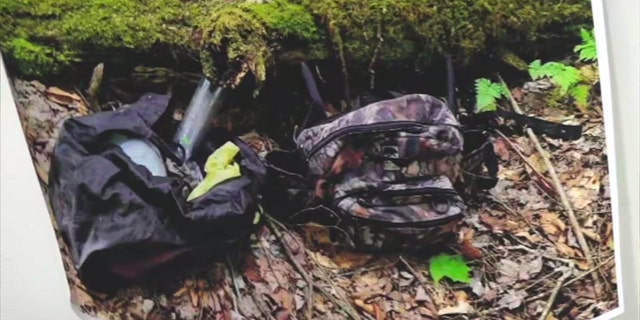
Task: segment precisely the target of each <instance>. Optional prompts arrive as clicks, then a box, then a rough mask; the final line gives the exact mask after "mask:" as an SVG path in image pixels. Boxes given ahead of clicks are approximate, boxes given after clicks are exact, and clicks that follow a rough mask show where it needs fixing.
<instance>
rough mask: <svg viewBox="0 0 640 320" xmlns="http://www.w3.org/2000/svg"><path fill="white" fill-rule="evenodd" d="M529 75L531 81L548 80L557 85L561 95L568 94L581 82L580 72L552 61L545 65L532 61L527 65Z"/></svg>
mask: <svg viewBox="0 0 640 320" xmlns="http://www.w3.org/2000/svg"><path fill="white" fill-rule="evenodd" d="M529 75H530V76H531V79H533V80H538V79H542V78H550V79H551V80H552V81H553V82H554V83H555V84H557V85H558V87H559V88H560V92H561V93H562V94H566V93H568V92H569V90H571V89H572V88H573V87H574V86H575V85H576V84H578V83H579V82H580V81H581V80H582V77H581V75H580V70H578V69H577V68H575V67H573V66H569V65H566V64H563V63H560V62H553V61H551V62H547V63H545V64H542V62H541V61H540V60H535V61H533V62H532V63H531V64H530V65H529Z"/></svg>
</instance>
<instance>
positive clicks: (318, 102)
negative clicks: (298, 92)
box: [293, 62, 327, 139]
mask: <svg viewBox="0 0 640 320" xmlns="http://www.w3.org/2000/svg"><path fill="white" fill-rule="evenodd" d="M300 67H301V71H302V78H303V79H304V84H305V86H306V87H307V92H308V93H309V96H310V97H311V101H312V102H313V104H312V106H311V107H310V108H309V110H308V111H307V115H306V116H305V118H304V121H303V122H302V125H301V126H300V127H298V128H296V130H295V132H294V133H293V136H294V139H295V138H297V137H298V135H299V134H300V132H301V131H302V130H304V129H306V128H308V127H310V126H312V125H313V124H315V123H318V122H319V121H322V120H324V119H326V118H327V115H326V113H325V111H326V110H325V106H326V104H325V102H324V100H323V99H322V96H321V95H320V91H319V90H318V84H317V83H316V80H315V77H314V76H313V73H311V70H310V69H309V66H307V64H306V63H304V62H301V63H300Z"/></svg>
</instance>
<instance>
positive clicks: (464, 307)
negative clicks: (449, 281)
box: [438, 291, 473, 316]
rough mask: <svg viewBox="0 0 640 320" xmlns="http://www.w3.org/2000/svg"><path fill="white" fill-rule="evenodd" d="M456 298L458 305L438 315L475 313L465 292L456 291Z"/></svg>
mask: <svg viewBox="0 0 640 320" xmlns="http://www.w3.org/2000/svg"><path fill="white" fill-rule="evenodd" d="M455 296H456V305H455V306H452V307H445V308H442V309H440V310H438V315H440V316H442V315H447V314H467V313H470V312H472V311H473V307H472V306H471V304H469V297H468V296H467V294H466V293H465V292H464V291H456V292H455Z"/></svg>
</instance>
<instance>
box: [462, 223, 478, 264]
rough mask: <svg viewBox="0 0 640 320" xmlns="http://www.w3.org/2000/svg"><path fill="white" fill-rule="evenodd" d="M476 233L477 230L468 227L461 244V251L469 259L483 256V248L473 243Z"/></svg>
mask: <svg viewBox="0 0 640 320" xmlns="http://www.w3.org/2000/svg"><path fill="white" fill-rule="evenodd" d="M474 234H475V231H474V230H473V229H468V231H466V232H464V235H463V237H462V242H461V244H460V251H461V253H462V255H463V256H464V257H465V258H467V259H468V260H476V259H480V258H482V250H480V249H479V248H476V247H475V246H474V245H473V236H474Z"/></svg>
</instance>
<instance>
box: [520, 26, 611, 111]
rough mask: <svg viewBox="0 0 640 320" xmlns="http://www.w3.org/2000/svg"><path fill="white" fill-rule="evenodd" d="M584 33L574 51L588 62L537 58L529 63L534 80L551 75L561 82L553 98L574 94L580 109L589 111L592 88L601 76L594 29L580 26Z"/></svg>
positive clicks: (581, 31)
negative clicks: (577, 63)
mask: <svg viewBox="0 0 640 320" xmlns="http://www.w3.org/2000/svg"><path fill="white" fill-rule="evenodd" d="M580 37H581V38H582V43H580V44H578V45H576V46H575V47H574V52H576V53H578V55H579V57H578V61H580V62H583V63H584V64H580V65H578V66H577V67H576V66H571V65H567V64H564V63H561V62H555V61H550V62H547V63H544V64H543V63H542V62H541V61H540V60H535V61H533V62H531V63H530V64H529V75H530V76H531V79H533V80H538V79H542V78H548V79H550V80H551V81H552V82H553V83H554V84H556V85H557V89H556V90H554V92H552V97H554V99H552V100H555V99H560V100H563V99H565V98H571V99H573V102H574V104H575V105H576V107H577V108H578V109H580V111H582V112H586V110H587V107H588V106H589V96H590V94H591V89H592V88H593V86H594V85H595V84H596V83H597V82H598V80H599V75H598V67H597V59H598V55H597V50H596V41H595V37H594V34H593V29H592V30H586V29H580ZM551 102H552V103H553V101H551Z"/></svg>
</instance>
